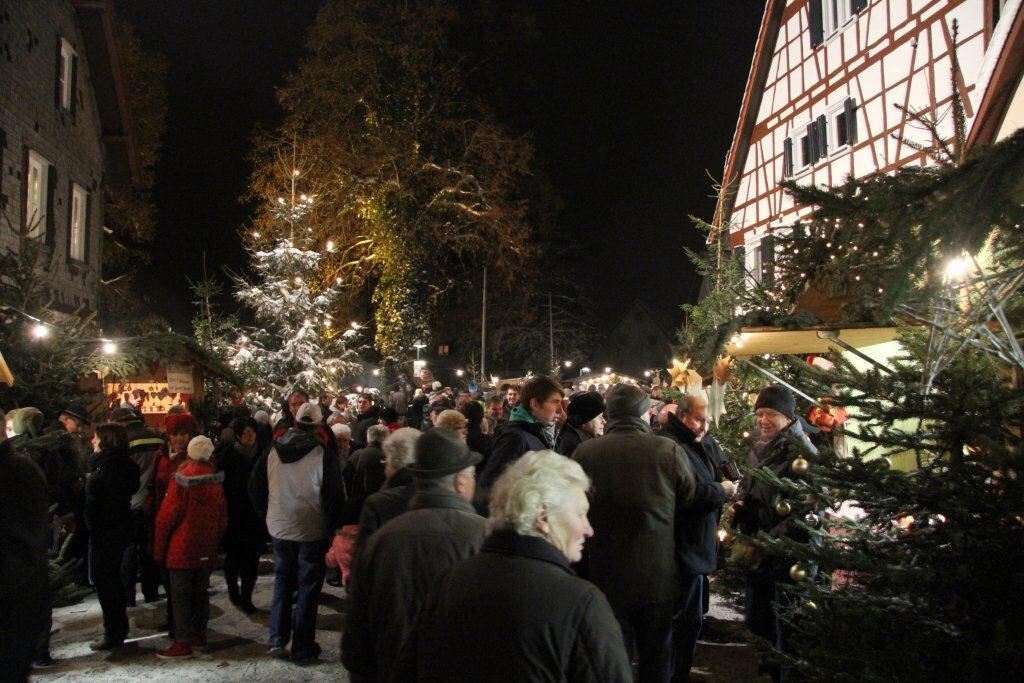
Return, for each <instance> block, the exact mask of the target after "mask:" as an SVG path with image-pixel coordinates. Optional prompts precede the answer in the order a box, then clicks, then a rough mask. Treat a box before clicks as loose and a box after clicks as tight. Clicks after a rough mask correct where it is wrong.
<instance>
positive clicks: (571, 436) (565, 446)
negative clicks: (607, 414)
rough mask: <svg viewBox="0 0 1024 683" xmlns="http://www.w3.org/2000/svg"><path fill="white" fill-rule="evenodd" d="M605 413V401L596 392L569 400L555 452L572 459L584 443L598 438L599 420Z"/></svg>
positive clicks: (583, 393) (589, 392)
mask: <svg viewBox="0 0 1024 683" xmlns="http://www.w3.org/2000/svg"><path fill="white" fill-rule="evenodd" d="M603 412H604V399H603V398H602V397H601V394H599V393H597V392H596V391H583V392H580V393H578V394H573V395H572V396H571V397H570V398H569V408H568V409H567V410H566V411H565V413H566V418H565V424H564V425H562V430H561V431H560V432H559V433H558V438H557V439H556V440H555V451H556V452H558V453H561V454H562V455H564V456H566V457H569V458H571V457H572V454H573V451H575V450H576V447H577V446H579V445H580V444H581V443H583V442H584V441H589V440H590V439H593V438H594V437H595V436H597V430H596V426H597V422H598V420H597V418H598V417H599V416H600V415H601V413H603Z"/></svg>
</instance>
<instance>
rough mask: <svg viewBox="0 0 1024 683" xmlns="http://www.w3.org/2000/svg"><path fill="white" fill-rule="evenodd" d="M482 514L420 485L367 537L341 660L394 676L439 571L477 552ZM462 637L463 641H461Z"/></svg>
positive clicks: (379, 676)
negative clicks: (402, 510)
mask: <svg viewBox="0 0 1024 683" xmlns="http://www.w3.org/2000/svg"><path fill="white" fill-rule="evenodd" d="M483 540H484V519H483V518H482V517H480V516H479V515H477V514H476V512H475V511H474V510H473V507H472V506H471V505H470V504H469V503H467V502H466V501H465V500H463V499H462V498H461V497H460V496H459V495H458V494H456V493H455V492H454V491H447V490H441V489H432V490H429V491H420V492H419V493H417V495H416V496H415V497H414V498H413V499H412V501H411V503H410V509H409V511H408V512H406V513H404V514H401V515H399V516H398V517H395V518H394V519H392V520H391V521H390V522H388V523H387V524H385V525H384V526H383V527H382V528H381V529H380V530H378V531H377V532H376V533H374V534H373V536H371V537H370V539H369V541H368V542H367V544H366V548H365V549H364V550H363V552H362V553H361V554H360V556H359V561H358V563H357V564H356V565H355V566H354V567H353V570H352V578H351V583H350V585H349V612H348V614H347V621H346V624H345V634H344V636H343V637H342V640H341V661H342V663H343V664H344V665H345V668H346V669H348V670H349V671H351V672H353V673H355V674H358V675H360V676H364V677H366V679H369V680H378V681H389V680H391V678H390V675H391V670H392V668H393V666H394V663H395V661H396V659H397V657H398V653H399V652H400V650H401V647H402V643H403V642H404V641H405V638H406V636H407V635H408V633H409V631H410V630H411V628H412V625H413V622H414V621H415V619H416V616H417V615H418V614H419V612H420V609H421V608H422V606H423V603H424V602H425V601H426V599H427V595H428V594H429V593H430V591H431V590H432V589H433V587H434V586H435V585H436V583H437V580H438V578H439V577H440V576H441V575H442V574H443V573H444V572H445V571H447V570H448V568H449V567H451V566H452V565H453V564H455V563H456V562H458V561H459V560H464V559H466V558H467V557H469V556H471V555H473V554H475V553H476V552H477V550H479V548H480V545H481V544H482V543H483ZM464 645H465V644H464Z"/></svg>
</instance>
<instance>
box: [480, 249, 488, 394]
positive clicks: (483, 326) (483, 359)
mask: <svg viewBox="0 0 1024 683" xmlns="http://www.w3.org/2000/svg"><path fill="white" fill-rule="evenodd" d="M485 381H487V266H484V296H483V306H482V311H481V313H480V382H481V383H483V382H485Z"/></svg>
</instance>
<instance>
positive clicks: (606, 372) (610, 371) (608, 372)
mask: <svg viewBox="0 0 1024 683" xmlns="http://www.w3.org/2000/svg"><path fill="white" fill-rule="evenodd" d="M604 374H606V375H610V374H612V369H611V368H605V369H604Z"/></svg>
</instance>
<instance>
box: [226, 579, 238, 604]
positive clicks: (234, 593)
mask: <svg viewBox="0 0 1024 683" xmlns="http://www.w3.org/2000/svg"><path fill="white" fill-rule="evenodd" d="M238 599H239V596H238V581H232V580H231V579H228V600H230V601H231V604H232V605H236V606H237V605H238Z"/></svg>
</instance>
